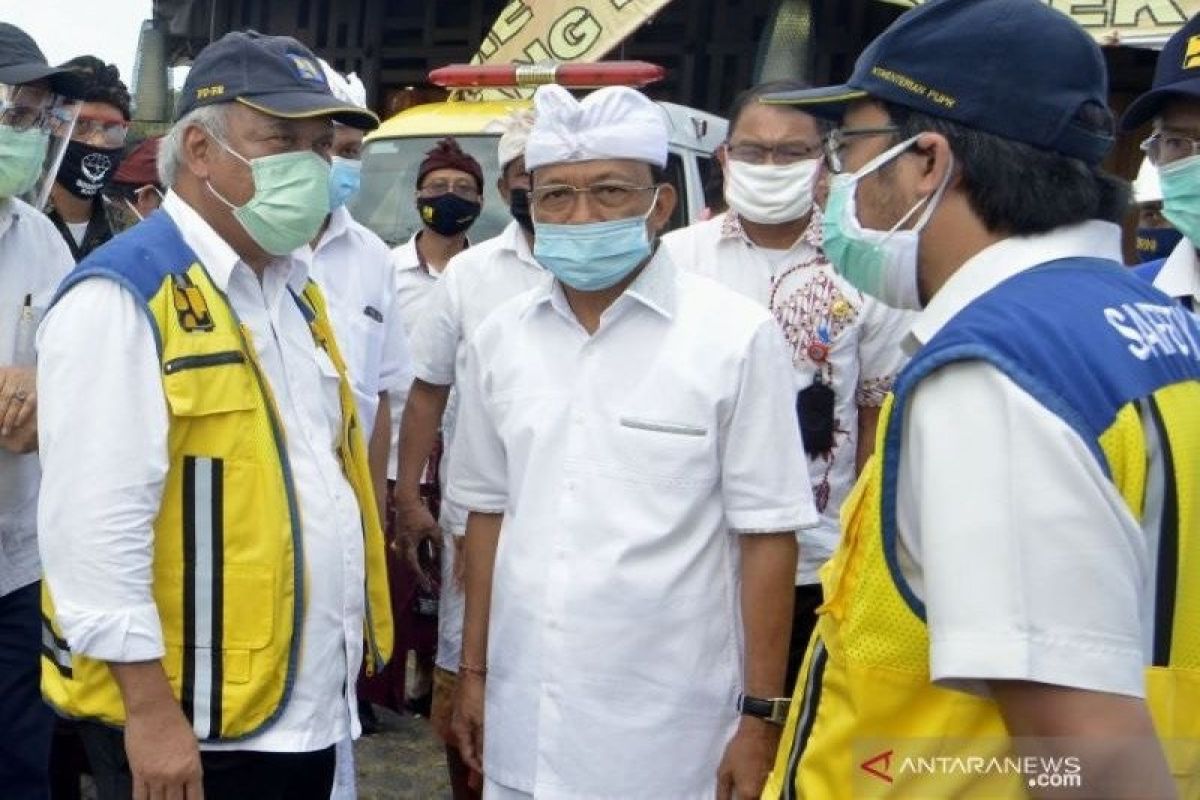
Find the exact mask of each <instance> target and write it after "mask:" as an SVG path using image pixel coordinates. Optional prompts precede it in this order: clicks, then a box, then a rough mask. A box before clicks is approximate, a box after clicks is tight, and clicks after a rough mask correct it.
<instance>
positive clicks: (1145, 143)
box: [1138, 131, 1200, 167]
mask: <svg viewBox="0 0 1200 800" xmlns="http://www.w3.org/2000/svg"><path fill="white" fill-rule="evenodd" d="M1166 133H1168V132H1167V131H1155V132H1154V133H1152V134H1150V135H1149V136H1147V137H1146V138H1145V139H1143V140H1142V141H1141V142H1139V143H1138V150H1140V151H1142V152H1143V153H1145V154H1146V158H1148V159H1150V163H1151V164H1153V165H1154V166H1156V167H1157V166H1160V165H1162V164H1164V163H1165V164H1173V163H1175V162H1176V161H1182V160H1183V159H1185V158H1191V157H1192V156H1195V155H1197V154H1200V137H1197V136H1185V135H1183V134H1180V133H1170V134H1169V135H1170V136H1171V137H1172V138H1175V139H1183V140H1184V141H1186V142H1188V143H1190V144H1191V146H1192V152H1191V153H1189V154H1188V155H1185V156H1181V157H1179V158H1173V159H1171V160H1170V161H1166V162H1164V161H1163V160H1162V156H1161V155H1155V154H1154V153H1153V152H1152V151H1153V150H1154V149H1155V144H1156V143H1157V142H1161V141H1162V139H1163V135H1164V134H1166Z"/></svg>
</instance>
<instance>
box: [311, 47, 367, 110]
mask: <svg viewBox="0 0 1200 800" xmlns="http://www.w3.org/2000/svg"><path fill="white" fill-rule="evenodd" d="M317 60H318V61H320V62H321V69H322V70H323V71H324V72H325V80H326V81H327V82H328V83H329V91H331V92H333V96H334V97H336V98H337V99H338V100H340V101H342V102H343V103H350V104H351V105H355V106H358V107H359V108H366V107H367V87H365V86H363V82H362V81H361V80H359V79H358V75H357V74H355V73H353V72H351V73H348V74H347V75H345V76H344V77H343V76H342V74H341V73H340V72H338V71H337V70H335V69H334V68H333V67H331V66H329V62H328V61H326V60H325V59H323V58H319V59H317Z"/></svg>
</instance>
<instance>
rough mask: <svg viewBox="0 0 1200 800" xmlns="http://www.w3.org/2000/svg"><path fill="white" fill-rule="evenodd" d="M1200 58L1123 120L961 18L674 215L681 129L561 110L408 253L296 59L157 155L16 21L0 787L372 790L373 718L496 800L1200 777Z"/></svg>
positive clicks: (751, 115)
mask: <svg viewBox="0 0 1200 800" xmlns="http://www.w3.org/2000/svg"><path fill="white" fill-rule="evenodd" d="M1197 42H1200V16H1198V17H1197V18H1195V19H1193V20H1192V21H1191V22H1189V23H1188V24H1187V25H1186V26H1185V27H1184V28H1182V29H1181V30H1180V31H1179V32H1178V33H1177V34H1176V35H1175V36H1174V37H1173V38H1172V39H1171V40H1170V41H1169V42H1168V43H1167V45H1166V47H1165V48H1164V50H1163V51H1162V53H1161V55H1160V57H1159V63H1158V68H1157V71H1156V74H1155V77H1154V84H1153V87H1152V88H1151V89H1150V91H1148V92H1147V93H1146V94H1144V95H1143V96H1141V97H1140V98H1139V99H1138V100H1137V101H1136V102H1135V103H1134V104H1133V105H1132V106H1130V107H1129V108H1128V109H1127V110H1126V111H1125V113H1124V115H1123V116H1122V118H1121V119H1120V120H1119V121H1118V120H1116V119H1115V118H1114V116H1113V114H1112V112H1111V111H1110V109H1109V105H1108V100H1109V98H1108V77H1107V72H1106V66H1105V61H1104V58H1103V56H1102V54H1101V51H1100V50H1099V48H1098V46H1097V44H1096V43H1095V42H1094V41H1093V39H1092V38H1091V37H1089V36H1088V35H1087V34H1086V33H1085V32H1084V31H1083V30H1082V29H1081V28H1079V27H1078V25H1077V24H1076V23H1075V22H1073V21H1072V20H1071V19H1070V18H1069V17H1067V16H1066V15H1063V14H1061V13H1059V12H1058V11H1056V10H1054V9H1052V8H1051V7H1050V6H1048V5H1047V4H1045V3H1042V2H1039V0H930V2H926V3H924V4H922V5H921V6H919V7H918V8H916V9H914V10H912V11H909V12H907V13H906V14H904V15H903V16H901V17H900V18H899V19H898V20H897V21H896V22H895V23H894V24H893V25H892V26H891V27H889V28H888V29H887V30H886V31H885V32H884V33H882V34H881V35H880V36H879V37H878V38H877V39H876V40H875V41H873V42H872V43H871V44H870V45H868V47H867V48H866V49H865V50H864V51H863V53H862V54H861V56H860V57H859V59H858V61H857V62H856V64H855V67H854V70H853V73H852V74H851V76H850V78H849V79H848V81H847V82H846V83H845V84H843V85H838V86H831V87H821V88H813V87H810V86H808V85H806V84H804V83H802V82H799V81H791V80H789V81H777V82H772V83H767V84H763V85H760V86H755V87H750V88H747V89H746V91H744V92H743V93H741V94H740V95H739V97H738V98H737V99H736V101H735V102H734V103H733V104H732V106H731V107H730V108H729V109H728V110H727V117H728V136H727V139H726V141H725V142H724V143H723V144H722V145H721V147H720V148H719V150H718V151H717V153H716V154H715V157H716V159H717V160H718V162H719V165H720V175H721V179H722V184H721V186H720V192H719V200H720V203H721V205H722V207H723V208H724V210H723V211H720V212H719V213H716V214H715V215H714V214H706V215H705V217H706V218H705V219H703V220H702V221H699V222H696V223H694V224H692V225H690V226H688V227H683V228H679V229H676V230H671V231H668V230H667V228H668V227H669V225H670V221H671V220H672V218H673V216H674V212H675V209H676V206H677V204H678V203H679V202H680V197H679V195H678V192H679V188H678V187H676V186H674V185H673V184H672V183H671V182H670V181H669V180H668V176H667V172H666V170H665V168H666V166H667V162H668V149H669V132H668V129H667V125H666V123H665V121H664V117H663V114H662V111H661V110H660V108H659V107H658V106H657V105H656V104H655V103H654V102H652V101H651V100H650V99H649V98H648V97H646V96H645V95H644V94H642V93H640V92H638V91H636V90H634V89H631V88H627V87H620V86H617V87H606V88H602V89H598V90H596V91H594V92H591V93H589V94H586V95H582V96H581V95H580V94H578V93H576V94H572V93H571V92H569V91H567V90H566V89H564V88H562V87H560V86H557V85H553V84H551V85H546V86H542V87H540V88H539V89H538V90H537V92H536V94H535V95H534V99H533V104H532V109H529V110H522V111H517V112H514V113H512V114H511V115H509V116H508V117H506V118H504V119H502V120H500V121H498V123H497V124H496V130H495V133H497V134H499V135H498V136H497V137H496V142H497V153H496V164H497V165H498V167H499V178H498V180H497V185H496V189H497V191H498V194H499V196H500V198H501V199H502V201H503V202H504V203H506V204H507V205H508V209H509V212H510V215H511V220H510V222H509V223H508V225H507V227H506V228H504V230H503V231H502V232H501V233H500V234H499V235H498V236H496V237H494V238H491V239H487V240H484V241H472V239H471V229H472V225H473V223H474V222H475V221H476V220H477V219H478V217H479V215H480V212H481V209H482V203H483V198H484V195H485V189H486V188H487V187H486V186H485V175H487V174H488V171H487V170H485V168H484V166H483V165H481V164H480V162H479V161H478V160H477V159H476V158H474V157H472V156H471V155H470V154H468V153H467V152H465V151H464V150H463V149H462V148H461V147H460V146H459V144H458V143H457V142H456V141H455V140H454V139H453V138H450V137H447V138H446V139H443V140H441V141H439V142H438V143H437V145H436V146H435V147H434V148H433V149H432V150H430V151H429V152H428V153H426V154H425V155H424V157H423V160H422V161H421V163H420V165H419V168H418V169H417V170H416V180H415V185H414V186H411V187H408V186H406V187H402V191H403V192H408V191H411V192H412V195H411V196H412V201H411V205H412V208H413V209H414V210H415V213H416V214H417V216H418V218H419V220H420V227H419V229H418V230H417V231H416V233H415V234H414V235H413V236H412V238H411V239H410V240H409V241H407V242H405V243H403V244H400V245H399V246H397V247H394V248H390V247H389V246H388V245H386V244H385V243H384V242H383V241H382V240H381V239H379V237H378V236H376V235H375V234H374V233H372V232H371V231H370V230H369V229H367V228H366V227H364V226H363V225H362V224H360V223H359V222H358V221H356V220H355V218H354V217H353V216H352V215H351V214H350V212H349V210H348V208H347V203H348V202H350V201H351V200H352V199H353V198H354V196H355V194H356V193H357V191H358V187H359V184H360V180H361V172H362V168H363V164H362V151H363V146H364V137H365V136H366V134H367V133H369V132H370V131H371V130H373V129H374V128H376V127H377V126H378V125H379V119H378V117H377V116H376V115H375V114H374V113H373V112H372V111H371V110H370V109H369V108H368V104H367V98H366V93H365V90H364V88H363V86H362V84H361V82H360V81H359V80H358V79H357V77H356V76H354V75H341V74H339V73H337V72H336V71H334V70H333V69H331V68H330V66H329V65H328V64H326V63H325V62H323V61H321V60H320V59H318V58H317V57H316V56H315V55H314V54H313V53H312V52H311V51H310V50H308V49H307V48H306V47H305V46H304V45H303V44H301V43H300V42H298V41H296V40H295V39H292V38H289V37H282V36H268V35H261V34H258V33H255V32H234V33H229V34H227V35H225V36H224V37H222V38H220V39H219V40H217V41H215V42H213V43H212V44H210V45H209V46H208V47H206V48H205V49H204V50H202V51H201V52H200V53H199V54H198V55H197V56H196V58H195V61H194V64H193V65H192V68H191V70H190V72H189V74H188V76H187V79H186V82H185V84H184V86H183V88H182V90H181V91H180V93H179V97H178V103H177V107H176V110H175V116H174V120H173V122H172V124H171V126H170V128H169V130H168V131H167V132H166V133H165V135H163V136H161V137H151V138H147V139H145V140H144V141H140V142H138V143H132V142H130V141H128V138H129V133H130V117H131V114H130V97H129V93H128V91H127V90H126V88H125V86H124V84H123V83H122V82H121V80H120V76H119V75H118V74H117V71H116V70H115V68H113V67H112V66H110V65H107V64H105V63H104V62H103V61H102V60H100V59H97V58H95V57H93V56H81V57H79V58H76V59H72V60H71V61H69V62H67V63H65V64H62V65H60V66H52V65H50V64H48V63H47V61H46V59H45V57H44V56H43V54H42V52H41V50H40V49H39V48H38V46H37V44H36V43H35V42H34V41H33V40H32V39H31V38H30V37H29V36H28V35H27V34H25V33H24V32H23V31H21V30H20V29H18V28H16V27H14V26H12V25H9V24H5V23H0V198H2V199H0V796H2V797H4V798H10V797H11V798H14V799H16V800H24V799H25V798H29V799H30V800H36V799H37V798H48V797H55V798H56V799H57V798H73V797H78V796H79V791H80V773H81V772H87V773H89V774H90V776H91V779H90V780H91V781H92V783H93V785H94V791H95V792H96V793H97V795H98V797H99V798H101V800H126V799H127V798H137V799H138V800H168V799H169V800H182V799H184V798H190V799H192V800H194V799H195V798H202V797H207V798H218V799H219V800H225V799H226V798H231V799H234V800H236V799H237V798H247V799H249V798H253V799H254V800H260V799H262V798H266V799H268V800H269V799H270V798H279V800H292V799H298V800H305V799H306V798H312V799H313V800H327V798H353V797H355V796H357V792H356V786H355V783H356V782H355V765H354V749H353V746H352V742H353V740H354V739H355V738H357V737H358V736H359V735H360V734H361V733H363V732H368V733H369V732H370V731H371V730H372V729H374V728H375V727H376V726H377V724H378V723H377V721H376V719H375V711H374V706H377V705H378V706H386V707H390V708H393V709H397V710H405V709H407V710H409V711H414V712H416V713H418V714H421V715H423V716H428V717H429V719H430V722H431V724H432V728H433V731H434V733H435V734H436V736H437V737H438V739H439V740H440V741H441V742H442V743H444V745H445V756H446V769H447V771H448V779H449V783H450V785H451V787H452V794H453V796H454V798H455V799H456V800H469V799H470V798H479V797H483V798H486V799H487V800H521V799H522V798H538V800H541V799H542V798H546V799H547V800H554V799H556V798H562V799H563V800H566V799H568V798H573V799H577V800H583V799H584V798H587V799H589V800H590V799H596V800H599V799H600V798H604V799H608V800H618V799H619V800H636V799H637V798H646V799H647V800H649V798H655V800H659V799H661V798H671V799H672V800H674V799H676V798H678V799H680V800H685V799H687V800H690V799H691V798H696V800H700V798H713V797H717V798H721V800H728V799H731V798H750V797H760V796H761V797H764V798H772V800H774V799H776V798H788V799H790V798H807V799H808V800H841V799H842V798H852V797H890V798H905V799H907V798H918V797H929V798H933V797H938V798H941V797H945V798H951V797H954V798H959V797H961V798H985V797H1021V796H1032V797H1074V798H1085V797H1086V798H1130V797H1143V798H1184V799H1185V800H1186V799H1187V798H1197V797H1200V316H1198V315H1197V311H1200V308H1198V307H1197V306H1196V303H1200V255H1198V248H1200V57H1197V55H1196V51H1197V44H1196V43H1197ZM1146 124H1150V125H1151V126H1152V133H1151V135H1150V136H1149V138H1147V139H1145V141H1144V142H1143V143H1142V150H1143V151H1144V153H1145V158H1146V161H1145V164H1144V165H1143V167H1142V172H1141V174H1140V175H1139V177H1138V180H1137V182H1136V183H1135V185H1134V187H1133V188H1134V191H1133V192H1131V190H1130V186H1129V184H1128V183H1127V182H1125V181H1124V180H1121V179H1119V178H1117V177H1115V176H1113V175H1111V174H1109V173H1107V172H1105V171H1104V170H1103V169H1102V168H1101V166H1100V164H1101V162H1102V161H1103V160H1104V159H1105V158H1106V157H1107V156H1108V155H1109V153H1110V151H1111V150H1112V148H1113V146H1114V144H1115V143H1116V141H1117V137H1118V135H1119V134H1120V133H1122V132H1124V133H1126V134H1128V133H1131V132H1132V131H1134V130H1136V129H1140V128H1141V127H1142V126H1144V125H1146ZM1131 215H1136V216H1137V219H1138V223H1137V236H1136V251H1137V254H1138V256H1139V258H1140V260H1141V261H1144V262H1145V263H1144V264H1142V265H1140V266H1136V267H1126V266H1124V265H1123V258H1122V249H1121V242H1122V229H1121V227H1120V225H1121V223H1122V221H1123V220H1125V219H1126V218H1127V217H1129V216H1131ZM395 796H397V797H400V796H403V794H402V793H401V792H399V791H397V793H396V795H395Z"/></svg>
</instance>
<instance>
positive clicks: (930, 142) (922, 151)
mask: <svg viewBox="0 0 1200 800" xmlns="http://www.w3.org/2000/svg"><path fill="white" fill-rule="evenodd" d="M915 149H916V152H917V153H918V154H919V155H920V156H921V157H922V158H923V159H924V162H923V163H922V165H921V168H920V169H921V179H920V181H919V183H918V186H917V188H918V191H919V192H920V193H922V194H933V193H934V192H936V191H937V190H938V187H940V186H941V185H942V181H943V180H946V171H947V170H952V169H954V168H955V166H956V165H955V163H954V154H953V152H951V150H950V140H949V139H947V138H946V137H945V136H943V135H942V134H940V133H932V132H930V133H923V134H921V136H920V137H919V138H918V139H917V141H916V142H915ZM958 179H959V176H958V175H951V176H950V178H949V184H948V186H953V185H954V183H955V181H957V180H958Z"/></svg>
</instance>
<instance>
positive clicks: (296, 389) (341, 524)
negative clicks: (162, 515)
mask: <svg viewBox="0 0 1200 800" xmlns="http://www.w3.org/2000/svg"><path fill="white" fill-rule="evenodd" d="M162 208H163V210H164V211H165V212H166V213H167V214H169V215H170V216H171V218H172V219H173V220H174V221H175V223H176V224H177V225H178V226H179V228H180V230H181V232H182V234H183V238H184V240H185V241H186V242H187V244H188V246H189V247H191V248H192V250H193V251H195V253H196V255H197V256H198V257H199V260H200V261H201V263H203V264H204V266H205V268H206V269H207V270H208V274H209V276H210V277H211V278H212V280H213V282H214V284H215V285H216V286H217V288H218V289H220V290H222V291H224V292H225V293H226V295H227V297H228V298H229V302H230V304H231V305H232V306H233V310H234V311H235V312H236V313H237V315H238V317H239V319H240V320H241V321H242V323H243V324H245V325H246V326H247V327H248V328H249V330H250V338H251V340H252V342H253V345H254V349H255V352H256V354H257V357H258V360H259V362H260V364H261V365H262V368H263V371H264V373H265V378H266V380H267V383H268V384H269V385H270V387H271V391H272V393H273V395H274V398H275V402H276V406H277V408H278V410H279V414H280V418H281V423H282V426H283V429H284V433H285V437H284V438H285V439H286V442H287V456H288V459H289V461H290V463H291V470H292V476H293V480H294V482H295V488H296V496H297V499H298V502H299V507H300V519H301V520H303V522H304V524H303V530H302V537H303V553H304V562H305V569H304V574H305V589H306V593H305V608H304V610H303V622H302V625H301V629H300V630H298V631H296V632H295V634H294V635H297V636H300V637H301V646H300V651H299V659H300V661H299V664H298V667H297V670H296V676H295V683H294V685H293V687H292V692H291V697H290V698H289V700H288V703H287V705H286V707H285V709H284V711H283V713H282V714H281V715H280V717H279V719H278V720H277V721H276V722H275V723H274V724H273V725H271V726H270V727H269V728H268V729H266V730H265V731H264V732H262V733H260V734H257V735H255V736H251V737H249V738H247V739H245V740H243V741H241V742H237V743H234V744H228V745H205V747H208V748H211V749H218V748H221V749H244V750H264V751H277V752H305V751H312V750H318V749H322V748H325V747H328V746H330V745H332V744H334V743H335V742H336V741H338V740H339V739H341V738H343V737H344V736H346V735H347V733H349V732H351V731H353V733H354V734H355V735H357V732H358V721H357V711H356V708H355V705H356V704H355V702H354V683H355V679H356V678H357V676H358V668H359V665H360V663H361V661H362V641H363V639H362V637H363V633H362V632H363V614H364V592H363V586H364V582H365V571H364V563H363V558H364V556H363V531H362V524H361V522H360V510H359V506H358V502H357V500H356V498H355V496H354V492H353V490H352V489H351V487H350V484H349V483H348V482H347V480H346V478H345V476H344V475H343V473H342V469H341V466H340V464H339V462H338V456H337V453H336V451H335V446H336V443H337V437H338V429H339V425H340V421H341V411H340V407H339V406H340V404H339V400H338V377H337V372H336V370H335V369H334V366H333V363H332V362H331V361H330V360H329V357H328V356H327V355H326V354H325V353H324V351H322V350H320V349H319V348H318V347H317V345H316V343H315V342H314V340H313V336H312V332H311V330H310V328H309V326H308V323H307V321H306V320H305V318H304V315H303V313H302V312H301V310H300V307H299V306H298V305H297V303H296V302H295V300H294V298H293V296H292V294H291V293H292V292H295V293H299V292H300V291H302V290H303V289H304V286H305V282H306V279H307V270H306V268H305V264H304V261H303V260H301V259H293V258H290V257H286V258H281V259H278V260H276V261H274V262H273V263H272V264H271V265H270V266H268V267H267V269H266V270H265V272H264V273H263V275H262V280H261V283H260V281H259V278H258V277H257V276H256V275H255V273H254V272H253V271H252V270H251V269H250V267H249V266H247V265H246V264H245V263H244V262H242V261H241V260H239V258H238V256H237V254H236V253H234V251H233V250H232V249H231V248H230V247H229V245H228V244H227V243H226V242H225V241H224V240H223V239H221V238H220V236H218V235H217V233H216V232H215V231H214V230H213V229H212V228H211V227H209V225H208V224H207V223H206V222H205V221H204V220H203V219H202V218H201V217H200V215H199V214H197V213H196V212H195V211H194V210H193V209H192V208H191V207H190V206H189V205H188V204H187V203H186V202H184V201H183V200H182V199H181V198H180V197H178V196H177V195H175V194H174V193H168V194H167V196H166V198H165V199H164V200H163V205H162ZM289 290H290V291H289ZM38 344H39V352H40V354H41V355H40V360H39V363H38V378H39V381H40V383H41V385H42V387H43V388H42V391H43V392H44V397H45V400H44V402H43V405H42V413H41V416H40V420H39V433H40V437H41V446H42V450H41V454H42V464H43V469H44V478H43V491H42V497H41V502H40V505H39V530H40V534H41V535H40V542H41V550H42V558H43V561H44V563H45V566H46V579H47V580H48V581H49V583H50V588H51V590H52V592H53V594H54V600H55V610H56V612H57V614H58V621H59V623H60V624H61V625H62V628H63V631H64V632H65V634H66V638H67V641H68V642H69V643H70V646H71V649H72V650H74V651H76V652H79V653H82V654H85V655H88V656H90V657H92V658H97V659H101V660H104V661H114V662H132V661H146V660H152V659H157V658H160V657H161V656H162V655H163V652H164V650H163V640H162V628H161V625H160V623H159V618H158V609H157V607H156V606H155V603H154V599H153V597H152V594H151V583H152V573H151V562H152V556H153V547H154V533H153V530H152V527H151V526H152V525H153V522H154V520H155V517H156V516H157V514H158V511H159V503H160V500H161V496H162V487H163V481H164V479H165V477H166V472H167V430H168V416H167V408H166V402H165V399H164V397H163V391H162V377H161V369H160V365H159V359H158V355H157V352H156V348H155V341H154V336H153V334H152V332H151V329H150V326H149V325H148V324H147V321H146V318H145V314H144V312H143V310H142V308H141V305H140V302H139V301H137V300H136V299H135V298H134V297H133V295H131V294H130V293H129V292H128V291H127V290H126V289H125V288H124V287H122V286H120V285H119V284H118V283H117V282H115V281H109V280H105V279H102V278H94V279H90V280H87V281H84V282H83V283H81V284H80V285H79V286H77V287H76V288H74V289H72V290H71V291H70V292H68V293H67V295H66V296H65V297H64V298H63V299H62V300H61V301H60V302H59V303H58V304H57V305H56V306H55V307H54V308H53V309H51V311H50V313H49V314H48V315H47V317H46V320H45V322H44V323H43V324H42V327H41V330H40V331H39V334H38ZM81 398H83V399H82V400H81ZM81 403H82V405H81ZM280 668H281V669H282V665H281V666H280Z"/></svg>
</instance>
